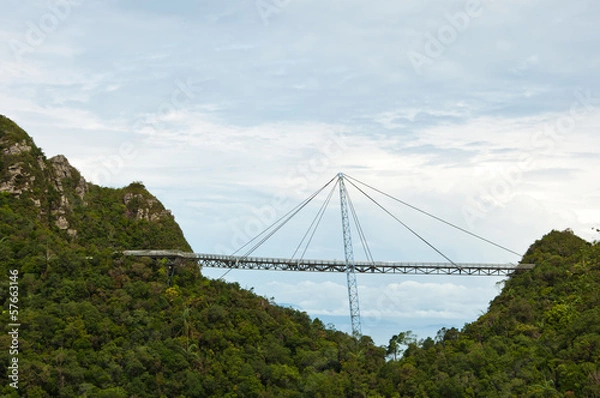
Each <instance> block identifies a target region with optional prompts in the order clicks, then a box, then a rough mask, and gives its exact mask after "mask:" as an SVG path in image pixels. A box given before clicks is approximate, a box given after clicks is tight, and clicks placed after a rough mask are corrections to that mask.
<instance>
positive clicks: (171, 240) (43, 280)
mask: <svg viewBox="0 0 600 398" xmlns="http://www.w3.org/2000/svg"><path fill="white" fill-rule="evenodd" d="M142 248H154V249H179V250H187V251H189V250H191V249H190V246H189V245H188V243H187V242H186V240H185V238H184V236H183V234H182V231H181V229H180V228H179V226H178V225H177V223H176V222H175V220H174V218H173V215H172V214H171V213H170V212H169V211H168V210H166V209H165V208H164V207H163V205H162V204H161V203H160V202H159V201H158V200H157V199H156V198H155V197H154V196H152V195H151V194H150V193H149V192H148V191H147V190H146V189H145V188H144V186H143V185H142V184H141V183H139V182H138V183H132V184H130V185H129V186H127V187H125V188H121V189H112V188H104V187H99V186H96V185H94V184H91V183H89V182H87V181H86V180H85V178H84V177H83V176H82V175H81V173H79V172H78V171H77V170H76V169H75V168H73V167H72V166H71V165H70V164H69V162H68V161H67V159H66V158H65V157H64V156H55V157H53V158H50V159H47V158H46V157H45V155H44V154H43V152H42V151H41V150H40V149H39V148H38V147H37V146H36V145H35V143H34V142H33V140H32V138H31V137H30V136H29V135H27V134H26V133H25V132H24V131H23V130H22V129H20V128H19V127H18V126H17V125H16V124H15V123H13V122H12V121H10V120H9V119H7V118H5V117H0V269H1V273H2V275H7V276H8V275H11V274H10V272H11V271H12V272H15V271H18V278H14V279H15V280H17V279H18V316H17V321H18V323H20V325H21V326H20V328H19V331H18V333H19V335H18V355H17V356H16V358H17V359H18V365H19V379H18V387H19V390H15V389H14V388H13V387H11V386H10V385H9V383H3V387H2V389H1V390H0V393H2V394H3V396H6V397H18V396H26V397H72V396H84V397H225V396H230V397H235V396H243V397H282V396H289V397H294V396H296V397H301V396H314V397H319V396H363V395H364V394H366V392H367V391H370V390H373V389H374V388H375V382H376V379H375V373H374V370H375V369H377V368H378V367H379V366H381V365H382V364H383V362H384V350H383V349H382V348H379V347H376V346H374V344H373V342H372V341H371V339H369V338H368V337H364V338H363V339H361V341H356V340H355V339H353V338H352V337H350V336H348V335H346V334H344V333H341V332H338V331H335V330H330V329H328V328H326V327H325V326H324V325H323V323H322V322H320V321H319V320H311V319H310V318H309V317H308V316H307V315H306V314H305V313H302V312H299V311H296V310H292V309H289V308H282V307H279V306H276V305H274V304H273V303H272V302H270V301H269V300H267V299H265V298H263V297H260V296H257V295H255V294H253V293H252V292H249V291H246V290H243V289H241V288H240V286H239V285H237V284H228V283H225V282H222V281H212V280H208V279H206V278H204V277H203V276H202V274H201V273H200V271H199V269H198V267H197V265H196V264H194V263H193V262H192V263H187V264H185V263H184V264H181V265H178V266H176V267H175V274H174V276H173V277H172V278H170V277H169V275H168V274H167V269H168V265H167V264H165V263H163V262H155V261H152V260H149V259H134V258H129V257H124V256H122V255H120V254H118V252H119V251H120V250H122V249H142ZM10 297H11V294H10V291H9V288H8V284H4V283H3V284H2V286H0V299H1V300H2V303H3V304H4V306H3V309H4V310H3V314H4V315H5V319H7V318H8V315H9V312H8V309H9V304H10V301H9V299H10ZM14 322H15V321H14V320H13V323H14ZM8 331H11V329H10V328H9V329H8V330H7V332H8ZM11 342H12V336H11V335H8V334H7V333H4V334H2V335H0V346H1V347H3V348H2V350H0V372H1V373H2V374H5V375H6V374H9V369H8V368H7V367H8V364H10V363H11V360H12V358H13V357H15V356H14V355H12V354H11V353H10V350H7V349H4V348H5V347H11ZM11 371H12V370H11Z"/></svg>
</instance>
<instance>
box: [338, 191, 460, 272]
mask: <svg viewBox="0 0 600 398" xmlns="http://www.w3.org/2000/svg"><path fill="white" fill-rule="evenodd" d="M348 182H350V184H352V185H353V186H354V188H356V189H358V190H359V191H360V192H361V193H362V194H363V195H365V196H366V197H367V198H369V199H370V200H371V201H372V202H373V203H375V204H376V205H377V206H378V207H379V208H381V209H382V210H383V211H384V212H386V213H387V214H388V215H389V216H391V217H392V218H393V219H394V220H396V221H397V222H399V223H400V224H401V225H402V226H403V227H404V228H406V229H407V230H409V231H410V232H411V233H412V234H413V235H415V236H416V237H417V238H419V239H420V240H421V241H423V242H424V243H425V244H426V245H427V246H429V247H430V248H432V249H433V250H435V252H436V253H438V254H439V255H440V256H442V257H444V258H445V259H446V260H447V261H448V262H449V263H450V264H452V265H454V266H455V267H457V268H458V269H461V267H459V266H458V265H457V264H456V263H455V262H454V261H452V260H450V258H449V257H448V256H446V255H445V254H444V253H442V252H441V251H440V250H439V249H438V248H436V247H435V246H434V245H432V244H431V243H429V242H428V241H427V240H426V239H425V238H423V237H422V236H421V235H419V234H418V233H417V232H416V231H414V230H413V229H412V228H410V227H409V226H408V225H406V224H405V223H404V222H402V220H400V219H399V218H398V217H396V216H395V215H394V214H392V213H391V212H390V211H389V210H388V209H386V208H385V207H383V206H382V205H381V204H380V203H379V202H377V201H376V200H375V199H373V198H372V197H371V196H370V195H369V194H368V193H366V192H365V191H363V190H362V189H360V188H359V187H358V186H357V185H356V184H354V183H353V182H352V181H348Z"/></svg>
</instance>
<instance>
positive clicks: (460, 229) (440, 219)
mask: <svg viewBox="0 0 600 398" xmlns="http://www.w3.org/2000/svg"><path fill="white" fill-rule="evenodd" d="M345 176H346V177H348V178H349V179H351V180H352V181H356V182H357V183H359V184H362V185H363V186H365V187H368V188H370V189H372V190H374V191H375V192H378V193H380V194H382V195H384V196H386V197H388V198H390V199H392V200H394V201H396V202H398V203H401V204H403V205H404V206H407V207H409V208H411V209H413V210H415V211H418V212H419V213H422V214H425V215H426V216H429V217H431V218H433V219H434V220H437V221H439V222H441V223H444V224H446V225H448V226H450V227H452V228H455V229H457V230H459V231H461V232H463V233H465V234H467V235H471V236H472V237H474V238H477V239H479V240H482V241H484V242H486V243H489V244H491V245H493V246H496V247H498V248H500V249H502V250H505V251H507V252H509V253H512V254H515V255H517V256H519V257H523V255H522V254H520V253H517V252H516V251H514V250H511V249H509V248H507V247H504V246H502V245H500V244H498V243H496V242H493V241H491V240H489V239H486V238H484V237H483V236H481V235H477V234H475V233H473V232H471V231H469V230H466V229H464V228H461V227H459V226H458V225H455V224H452V223H451V222H449V221H446V220H444V219H442V218H440V217H437V216H435V215H433V214H431V213H429V212H427V211H425V210H422V209H419V208H418V207H416V206H413V205H411V204H410V203H406V202H405V201H403V200H400V199H398V198H395V197H393V196H392V195H389V194H387V193H385V192H383V191H381V190H379V189H377V188H375V187H373V186H371V185H369V184H366V183H364V182H362V181H360V180H357V179H356V178H353V177H351V176H349V175H345ZM353 185H354V184H353Z"/></svg>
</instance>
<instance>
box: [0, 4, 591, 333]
mask: <svg viewBox="0 0 600 398" xmlns="http://www.w3.org/2000/svg"><path fill="white" fill-rule="evenodd" d="M3 6H4V7H3V9H4V12H3V13H2V15H0V60H1V61H0V113H2V114H4V115H6V116H7V117H9V118H11V119H13V120H14V121H15V122H17V123H18V124H19V125H20V126H21V127H23V128H24V129H25V130H26V131H27V132H28V133H29V134H30V135H32V136H33V138H34V140H35V141H36V143H37V145H38V146H40V147H41V148H42V149H43V150H44V152H45V153H46V155H47V156H54V155H57V154H64V155H65V156H67V158H68V159H69V160H70V162H71V163H72V164H73V166H75V167H76V168H77V169H79V170H80V171H81V172H82V173H83V175H84V176H85V177H86V179H87V180H88V181H91V182H94V183H97V184H101V185H104V186H111V187H122V186H125V185H128V184H129V183H130V182H132V181H142V182H143V183H144V184H145V185H146V187H147V188H148V189H149V190H150V191H151V192H152V193H153V194H155V195H156V196H157V197H158V198H159V199H160V200H161V201H162V202H163V203H164V204H165V206H166V207H167V208H169V209H171V210H172V211H173V213H174V215H175V218H176V220H177V221H178V223H179V224H180V225H181V227H182V229H183V231H184V234H185V236H186V238H187V239H188V241H189V242H190V244H191V245H192V247H193V249H194V251H196V252H203V253H225V254H229V253H232V252H234V251H235V250H236V249H238V248H239V246H240V245H241V244H242V242H245V241H246V240H247V239H249V238H250V237H251V236H253V235H254V234H256V232H258V231H260V230H262V229H263V228H265V227H266V226H268V225H269V224H270V222H271V221H272V220H274V219H276V218H279V217H281V216H283V215H284V214H285V213H286V212H287V211H288V210H289V209H291V208H293V207H294V206H295V205H296V204H298V203H300V202H301V201H302V200H304V199H305V198H306V197H308V196H309V195H310V194H312V193H313V192H315V191H317V190H318V189H319V188H320V187H322V186H323V185H324V184H325V183H326V182H327V181H329V180H330V179H331V178H333V177H335V176H336V175H337V173H339V172H343V173H346V174H347V175H350V176H352V177H354V178H356V179H358V180H360V181H363V182H365V183H367V184H369V185H372V186H374V187H376V188H378V189H381V190H383V191H385V192H387V193H389V194H390V195H393V196H394V197H396V198H399V199H401V200H403V201H406V202H408V203H410V204H412V205H414V206H417V207H419V208H421V209H423V210H425V211H427V212H430V213H433V214H435V215H436V216H439V217H441V218H443V219H445V220H448V221H449V222H452V223H454V224H456V225H459V226H460V227H462V228H466V229H468V230H470V231H473V232H474V233H477V234H479V235H483V236H485V237H486V238H489V239H491V240H493V241H495V242H498V243H500V244H502V245H503V246H506V247H509V248H511V249H512V250H514V251H516V252H518V253H524V252H525V251H526V250H527V248H528V247H529V245H531V244H532V243H533V242H534V241H535V240H536V239H540V238H541V237H542V236H543V235H544V234H546V233H548V232H550V231H551V230H552V229H558V230H564V229H566V228H571V229H572V230H573V231H574V232H575V233H577V234H578V235H580V236H581V237H583V238H585V239H587V240H589V241H593V240H596V239H597V238H598V237H599V235H598V232H597V231H595V230H594V228H598V227H600V208H599V207H598V205H597V204H598V202H599V200H600V189H599V188H600V182H599V181H600V179H598V178H597V176H595V174H596V173H597V170H598V166H599V152H600V135H599V134H598V133H597V131H595V130H597V127H598V126H599V125H600V79H599V77H600V51H599V50H600V47H599V44H598V43H600V25H599V24H598V23H597V21H598V20H599V18H600V3H599V2H598V1H596V0H573V1H569V2H565V1H558V0H543V1H542V0H528V1H516V0H503V1H493V0H461V1H449V0H444V1H442V0H418V1H417V0H405V1H402V2H399V1H392V0H373V1H369V2H365V1H356V0H344V1H339V0H319V1H316V0H222V1H208V0H203V1H191V0H181V1H177V2H164V1H149V0H144V1H142V0H103V1H99V0H44V1H35V0H31V1H27V2H23V1H20V0H4V3H3ZM348 189H349V194H350V196H351V198H352V200H353V203H354V205H355V207H356V209H357V214H358V216H359V218H360V221H361V224H362V226H363V229H364V231H365V235H366V237H367V241H368V243H369V247H370V248H371V251H372V252H373V256H374V258H375V259H376V260H395V261H443V260H444V259H443V258H441V257H440V255H439V254H437V253H436V252H435V251H433V250H431V249H430V248H428V247H427V246H426V245H424V244H423V243H422V242H421V241H420V240H419V239H417V238H415V237H414V236H413V235H412V234H410V233H409V232H407V230H406V229H404V228H403V227H402V226H400V225H399V224H398V223H397V222H395V221H394V220H393V219H391V218H390V217H388V216H386V215H385V214H384V213H383V212H382V211H381V210H380V209H378V208H377V207H376V206H374V205H373V204H372V203H370V202H369V200H368V199H365V198H364V197H362V196H361V194H360V193H359V192H358V191H356V190H353V187H351V186H350V187H349V188H348ZM325 197H326V193H325V194H324V195H323V196H319V197H318V198H316V199H315V201H314V205H313V203H312V202H311V205H309V206H307V208H306V210H305V211H303V212H302V213H300V214H299V216H298V219H297V220H296V218H295V219H294V222H293V223H291V225H290V226H289V227H286V228H284V229H282V230H281V231H280V233H278V234H277V235H275V236H274V238H273V240H270V241H268V242H267V243H266V244H265V245H264V246H262V247H261V248H260V249H259V250H257V251H256V252H255V253H254V254H256V255H261V256H272V257H275V256H277V257H284V258H288V257H290V256H291V255H292V253H293V252H294V250H295V248H296V247H297V245H298V243H299V242H300V240H301V239H302V236H303V235H304V232H305V231H306V230H307V228H308V226H309V225H310V223H311V221H312V220H313V219H314V217H315V215H316V214H317V212H318V209H319V207H320V206H321V204H322V203H324V201H325ZM381 200H382V201H385V198H381ZM385 205H386V206H389V209H390V212H392V213H393V214H394V215H395V216H396V217H397V218H398V219H401V220H402V221H403V222H404V223H405V224H407V225H409V226H410V227H411V228H412V229H414V230H415V231H416V232H418V233H419V234H420V235H421V236H423V237H424V238H425V239H427V240H428V241H430V242H431V243H432V244H433V245H435V246H436V247H437V248H438V249H439V250H440V251H441V252H443V253H444V254H445V255H447V256H448V257H449V258H450V259H452V260H453V261H456V262H517V261H519V260H520V258H519V257H518V256H515V255H513V254H510V253H507V252H505V251H502V250H499V249H498V248H495V247H493V246H490V245H485V244H483V243H482V242H481V241H477V240H474V239H471V238H469V237H468V236H465V235H463V234H460V233H457V232H456V231H454V230H452V229H449V228H447V227H446V226H444V225H443V224H440V223H437V222H435V221H434V220H432V219H429V218H427V217H423V216H422V214H419V213H415V212H414V211H411V210H410V209H408V208H406V207H404V206H401V205H399V204H398V203H395V202H393V201H390V200H388V201H387V202H386V204H385ZM339 215H340V210H339V198H338V197H337V196H335V195H334V196H333V199H332V201H331V204H330V205H329V207H328V210H327V211H326V212H325V214H324V216H323V222H322V223H321V224H320V227H319V229H318V230H317V232H316V233H315V237H314V239H313V241H312V244H311V245H310V246H309V248H308V250H307V253H306V255H305V257H306V258H323V259H342V258H343V257H344V252H343V244H342V243H343V242H342V232H341V221H340V216H339ZM294 223H295V224H294ZM354 233H355V234H354V235H355V236H354V247H355V252H356V258H357V259H362V258H363V257H364V254H363V253H362V248H361V245H360V242H359V240H358V236H357V235H356V231H354ZM361 256H362V257H361ZM203 273H204V274H205V275H207V276H209V277H212V278H219V277H221V276H222V275H223V274H224V270H218V269H217V270H208V269H205V270H203ZM345 278H346V277H345V275H344V274H343V273H340V274H308V273H285V272H265V271H239V270H235V271H232V272H229V273H228V274H227V275H225V276H224V279H226V280H228V281H232V282H238V283H239V284H240V285H241V286H242V287H247V288H249V289H250V288H252V289H254V291H255V292H256V293H258V294H260V295H263V296H265V297H268V298H273V300H274V301H275V302H277V303H280V304H282V305H288V306H291V307H293V308H297V309H299V310H301V311H306V312H307V313H308V314H309V315H310V316H312V317H318V318H320V319H322V320H323V321H324V322H325V323H331V324H332V325H333V326H334V327H336V328H337V329H338V330H343V331H347V332H350V330H351V329H350V320H349V310H348V298H347V288H346V279H345ZM502 280H503V279H502V278H501V277H458V276H403V275H369V276H367V275H358V286H359V296H360V309H361V315H362V329H363V333H364V334H368V335H370V336H372V337H373V338H374V340H375V342H376V343H378V344H386V343H387V342H388V340H389V338H390V337H391V336H392V335H393V334H397V333H398V332H400V331H406V330H412V331H413V332H415V333H416V334H417V335H418V336H419V337H420V338H425V337H428V336H435V334H436V332H437V330H438V329H440V328H442V327H458V328H460V327H462V326H463V325H464V324H465V323H467V322H472V321H474V320H475V319H477V317H478V316H479V315H481V314H483V313H484V312H485V311H486V309H487V307H488V305H489V302H490V300H492V299H493V298H494V297H495V296H496V295H497V294H498V293H499V291H500V289H501V286H502Z"/></svg>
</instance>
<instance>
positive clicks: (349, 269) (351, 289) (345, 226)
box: [338, 173, 362, 339]
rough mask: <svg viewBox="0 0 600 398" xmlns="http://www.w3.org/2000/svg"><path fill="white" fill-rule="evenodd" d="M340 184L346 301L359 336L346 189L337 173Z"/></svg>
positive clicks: (358, 311) (358, 316)
mask: <svg viewBox="0 0 600 398" xmlns="http://www.w3.org/2000/svg"><path fill="white" fill-rule="evenodd" d="M338 182H339V184H340V205H341V209H342V231H343V235H344V254H345V259H346V279H347V280H348V302H349V304H350V321H351V323H352V335H353V336H354V337H355V338H357V339H358V338H360V336H361V335H362V331H361V327H360V307H359V304H358V286H357V284H356V273H355V272H354V268H355V263H354V250H353V248H352V235H351V233H350V218H349V217H348V191H347V190H346V184H344V174H343V173H339V174H338Z"/></svg>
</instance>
